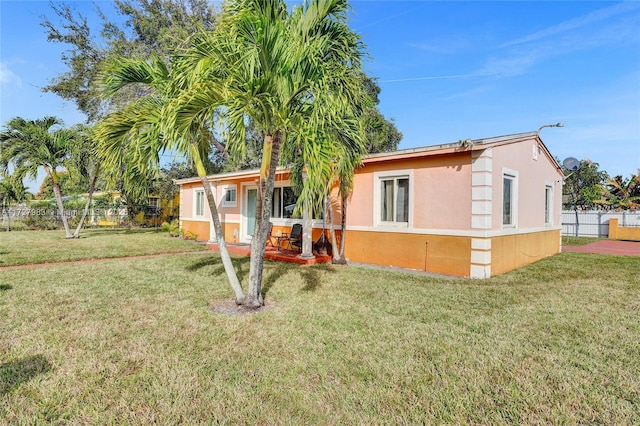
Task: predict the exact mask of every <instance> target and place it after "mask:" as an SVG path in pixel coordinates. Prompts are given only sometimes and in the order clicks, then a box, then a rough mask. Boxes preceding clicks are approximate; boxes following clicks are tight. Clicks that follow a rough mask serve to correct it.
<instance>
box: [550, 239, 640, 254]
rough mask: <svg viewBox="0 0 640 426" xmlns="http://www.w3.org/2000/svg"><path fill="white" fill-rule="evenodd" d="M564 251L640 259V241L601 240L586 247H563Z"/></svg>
mask: <svg viewBox="0 0 640 426" xmlns="http://www.w3.org/2000/svg"><path fill="white" fill-rule="evenodd" d="M562 251H563V252H573V253H596V254H615V255H619V256H638V257H640V241H618V240H600V241H596V242H593V243H591V244H587V245H584V246H563V247H562Z"/></svg>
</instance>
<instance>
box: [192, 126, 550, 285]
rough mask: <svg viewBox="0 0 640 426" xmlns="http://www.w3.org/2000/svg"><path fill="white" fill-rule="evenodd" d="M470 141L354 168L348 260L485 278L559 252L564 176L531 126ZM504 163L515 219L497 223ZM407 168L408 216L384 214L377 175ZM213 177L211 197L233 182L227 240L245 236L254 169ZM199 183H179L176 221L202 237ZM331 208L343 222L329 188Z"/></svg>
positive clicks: (284, 226) (279, 223)
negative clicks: (396, 218) (512, 184)
mask: <svg viewBox="0 0 640 426" xmlns="http://www.w3.org/2000/svg"><path fill="white" fill-rule="evenodd" d="M476 142H477V144H476V145H474V144H473V141H470V143H468V144H459V145H458V144H449V145H444V146H442V147H440V146H437V147H433V148H432V149H425V150H421V149H417V150H406V151H402V152H399V153H390V154H388V155H385V154H382V155H375V156H372V157H370V158H367V159H365V161H364V166H363V167H362V168H360V169H359V170H357V171H356V173H355V176H354V187H353V192H352V195H351V198H350V200H349V201H348V206H347V212H348V213H347V214H348V216H347V232H348V235H347V244H346V253H345V255H346V257H347V258H348V259H349V260H351V261H354V262H363V263H371V264H377V265H382V266H396V267H404V268H410V269H417V270H425V271H428V272H433V273H438V274H446V275H454V276H461V277H472V278H488V277H490V276H492V275H495V274H500V273H504V272H507V271H510V270H513V269H515V268H517V267H520V266H523V265H526V264H529V263H532V262H534V261H536V260H539V259H542V258H544V257H546V256H550V255H553V254H555V253H558V252H559V251H560V242H561V240H560V230H561V221H560V217H561V202H562V175H561V172H560V171H559V170H558V168H557V167H556V165H555V160H553V159H552V158H551V157H550V156H549V155H548V153H547V151H546V149H545V148H544V146H543V145H541V142H540V141H539V139H538V137H537V134H536V133H535V132H531V133H526V134H520V135H513V136H509V137H498V138H492V139H491V140H489V141H487V140H480V141H476ZM538 144H540V145H538ZM505 171H509V172H513V173H515V175H516V176H517V178H516V179H517V183H516V188H515V190H516V193H517V194H518V195H517V198H516V199H515V200H514V207H515V211H516V213H515V215H516V216H515V217H516V220H515V223H514V224H513V226H507V225H503V223H502V216H503V215H502V208H503V202H502V197H503V173H504V172H505ZM405 176H407V177H408V178H409V187H408V194H409V203H408V208H409V218H408V221H406V222H404V221H403V222H392V221H389V222H382V221H381V220H380V214H381V213H380V212H381V202H380V197H381V196H380V192H381V183H380V182H381V180H382V179H383V178H387V179H389V178H393V177H396V178H404V177H405ZM213 179H214V182H215V185H216V199H217V200H221V199H222V198H223V193H224V188H225V186H227V185H235V186H236V188H237V204H236V205H234V206H222V205H221V204H219V205H218V208H219V211H220V216H221V221H222V222H223V227H224V233H225V239H226V240H227V241H229V242H234V241H240V242H243V241H246V238H247V237H248V236H246V215H247V212H246V205H245V203H246V201H245V199H246V190H247V188H250V187H255V185H256V182H257V172H256V173H253V174H251V173H246V174H241V173H240V174H234V175H230V176H217V177H213ZM288 181H289V173H288V172H286V171H279V172H278V174H277V176H276V186H286V185H287V184H288ZM395 182H396V183H394V184H393V185H399V183H398V182H399V181H395ZM547 185H549V186H550V187H551V188H552V193H553V196H552V209H551V213H552V219H551V221H550V223H545V187H546V186H547ZM197 187H200V183H199V182H197V183H184V184H183V185H182V191H181V192H182V198H181V200H182V201H183V204H184V205H183V206H181V219H182V226H183V228H184V229H187V230H192V232H195V233H197V234H198V235H199V239H201V237H200V236H201V235H202V236H203V237H202V239H207V236H209V237H208V238H211V237H210V234H209V232H210V228H207V226H208V225H209V219H208V212H206V214H207V218H206V220H202V219H201V220H200V221H198V220H194V218H193V217H192V216H193V214H192V211H193V204H194V202H193V191H194V189H195V188H197ZM395 188H400V187H399V186H395ZM402 189H403V190H404V181H403V186H402ZM394 193H395V194H398V193H404V192H400V190H398V192H395V190H394ZM332 211H333V219H334V223H335V224H339V223H340V214H341V212H340V201H339V197H338V194H337V192H336V191H335V189H334V191H333V193H332ZM301 222H302V220H301V219H295V220H294V219H284V218H282V219H280V218H276V219H272V223H273V225H274V226H273V234H274V235H277V234H278V232H280V233H282V232H289V231H290V229H291V226H292V225H293V224H294V223H301ZM205 225H206V226H205ZM321 227H322V221H315V222H314V226H313V231H312V239H313V241H316V240H317V239H318V238H319V236H320V233H321ZM326 228H327V229H328V226H326ZM243 232H244V233H245V234H244V235H243ZM327 236H329V233H328V231H327Z"/></svg>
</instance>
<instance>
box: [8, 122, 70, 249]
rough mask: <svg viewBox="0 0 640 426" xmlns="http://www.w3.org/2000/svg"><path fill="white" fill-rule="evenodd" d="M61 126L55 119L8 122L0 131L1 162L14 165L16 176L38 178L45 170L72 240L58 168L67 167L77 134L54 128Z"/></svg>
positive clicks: (65, 227) (61, 216)
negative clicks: (39, 172) (41, 171)
mask: <svg viewBox="0 0 640 426" xmlns="http://www.w3.org/2000/svg"><path fill="white" fill-rule="evenodd" d="M62 124H63V122H62V121H61V120H60V119H58V118H56V117H44V118H43V119H37V120H25V119H24V118H21V117H15V118H13V119H11V120H9V122H8V123H7V124H6V125H5V129H4V130H3V131H2V132H0V161H1V162H2V163H4V164H9V163H11V164H12V165H13V167H14V173H16V174H17V175H18V176H20V177H31V178H35V177H36V176H37V174H38V170H39V169H40V168H42V169H44V171H45V173H46V175H47V178H48V179H50V180H51V186H52V187H53V193H54V195H55V199H56V203H57V205H58V212H59V214H60V218H61V220H62V224H63V226H64V230H65V233H66V237H67V238H73V234H71V231H70V230H69V224H68V222H67V216H66V214H65V211H64V204H63V202H62V193H61V191H60V177H59V175H58V168H61V167H64V164H65V162H66V161H67V160H68V159H69V151H70V149H71V148H70V147H71V144H72V142H73V138H74V132H72V131H71V130H69V129H65V128H57V129H54V128H55V127H56V126H62Z"/></svg>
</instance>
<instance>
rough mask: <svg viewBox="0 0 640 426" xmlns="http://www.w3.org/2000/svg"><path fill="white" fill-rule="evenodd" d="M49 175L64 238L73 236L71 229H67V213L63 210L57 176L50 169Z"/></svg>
mask: <svg viewBox="0 0 640 426" xmlns="http://www.w3.org/2000/svg"><path fill="white" fill-rule="evenodd" d="M49 177H50V178H51V186H52V187H53V194H54V195H55V198H56V203H57V204H58V212H59V213H60V219H61V220H62V225H63V226H64V232H65V234H66V238H73V235H72V234H71V230H70V229H69V222H68V221H67V215H66V214H65V212H64V203H63V202H62V192H60V184H59V183H58V177H57V176H56V173H55V171H54V170H52V171H51V173H50V174H49Z"/></svg>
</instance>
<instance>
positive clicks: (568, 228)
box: [562, 210, 640, 237]
mask: <svg viewBox="0 0 640 426" xmlns="http://www.w3.org/2000/svg"><path fill="white" fill-rule="evenodd" d="M616 218H617V219H618V225H619V226H637V227H640V211H631V212H629V211H622V212H610V211H600V210H588V211H578V217H577V223H576V212H575V211H573V210H563V211H562V235H571V236H575V235H576V234H577V235H578V236H579V237H607V236H609V219H616Z"/></svg>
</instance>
